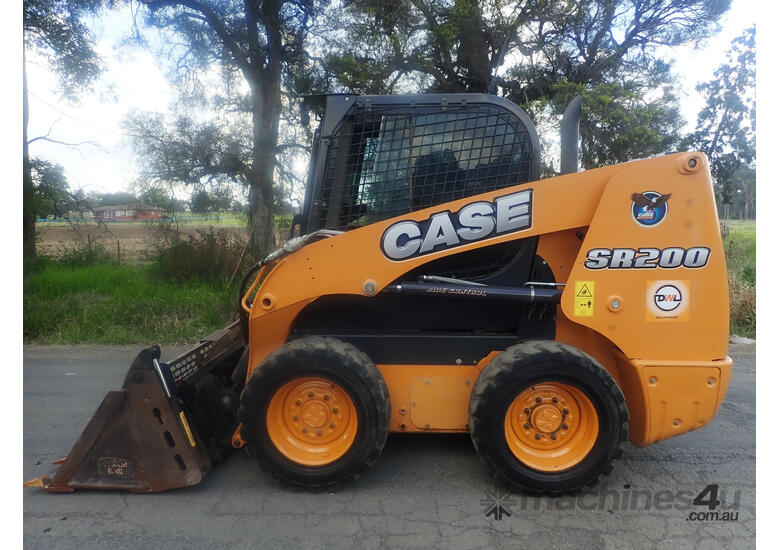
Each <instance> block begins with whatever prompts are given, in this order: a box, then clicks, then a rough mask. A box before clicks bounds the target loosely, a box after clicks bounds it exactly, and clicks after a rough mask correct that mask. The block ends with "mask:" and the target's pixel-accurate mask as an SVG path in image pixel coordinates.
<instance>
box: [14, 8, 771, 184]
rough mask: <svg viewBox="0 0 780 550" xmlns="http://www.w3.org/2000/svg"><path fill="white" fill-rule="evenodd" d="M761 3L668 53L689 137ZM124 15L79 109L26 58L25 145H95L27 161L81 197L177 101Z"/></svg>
mask: <svg viewBox="0 0 780 550" xmlns="http://www.w3.org/2000/svg"><path fill="white" fill-rule="evenodd" d="M758 3H759V0H734V1H733V3H732V8H731V10H730V12H729V13H728V14H727V15H726V16H725V18H724V19H723V21H722V30H721V32H720V33H719V34H717V35H716V36H715V37H713V38H712V39H710V41H709V42H708V43H707V45H706V47H704V48H702V49H700V50H694V49H692V48H677V49H676V50H669V52H668V55H669V57H670V59H672V60H673V61H674V65H675V69H676V71H677V72H678V73H679V74H680V76H681V82H682V84H683V86H682V89H681V110H682V112H683V114H684V116H685V117H686V118H687V120H688V129H692V128H693V126H694V124H695V121H696V115H697V113H698V111H699V109H700V108H701V106H702V105H703V101H702V99H701V98H700V97H699V96H698V94H697V93H696V91H695V89H694V87H695V85H696V84H697V83H698V82H701V81H705V80H709V79H710V78H711V76H712V73H713V72H714V70H715V69H716V68H717V67H718V65H719V64H720V63H722V61H723V58H724V54H725V52H726V51H727V50H728V47H729V44H730V42H731V40H732V39H734V38H735V37H736V36H738V35H739V34H740V33H741V32H742V31H743V30H744V29H746V28H747V27H749V26H750V25H752V24H753V23H754V22H755V14H756V13H757V10H758ZM130 24H131V18H130V15H129V12H127V11H120V12H114V13H112V14H110V15H106V16H103V17H101V18H100V19H97V20H95V21H94V22H93V24H92V28H93V30H94V33H95V37H96V40H97V45H96V47H97V51H98V52H99V53H100V54H101V55H102V56H103V58H104V60H105V63H106V67H107V70H106V72H105V74H104V75H103V77H102V78H101V79H100V81H99V82H98V84H97V85H96V87H95V91H94V93H90V94H84V95H82V96H81V98H80V101H79V103H78V104H73V103H69V102H67V101H64V100H63V99H62V98H61V97H60V96H59V94H58V92H57V89H56V77H55V76H54V75H53V74H51V73H50V72H49V71H48V70H47V67H46V64H45V61H43V60H40V59H35V58H30V57H28V67H27V71H28V72H27V78H28V86H29V91H30V125H29V137H30V138H34V137H36V136H41V135H45V134H47V133H48V132H50V134H49V136H50V137H51V138H54V139H57V140H59V141H64V142H68V143H78V142H93V143H94V145H92V144H83V145H81V146H79V147H77V148H73V147H67V146H65V145H60V144H55V143H49V142H46V141H36V142H35V143H33V144H31V146H30V154H31V155H33V156H41V157H44V158H47V159H49V160H52V161H54V162H57V163H59V164H62V165H63V166H64V167H65V171H66V174H67V177H68V180H69V182H70V184H71V187H73V188H74V189H75V188H78V187H82V188H84V189H85V190H87V191H102V192H107V191H111V192H116V191H123V190H126V189H127V188H128V186H129V185H130V184H132V183H133V181H134V180H135V179H136V177H137V166H136V161H135V158H134V155H133V153H132V150H131V149H130V147H129V145H128V139H127V136H125V135H124V134H123V131H122V128H121V120H122V119H123V118H124V116H125V115H126V114H127V113H128V112H129V111H131V110H133V109H138V110H143V111H160V112H165V111H166V110H167V108H168V105H169V104H170V102H171V101H172V100H173V99H174V97H175V95H174V92H173V91H172V89H171V87H170V85H169V84H168V82H167V80H166V78H165V76H164V74H163V72H162V70H161V68H160V66H159V63H158V60H156V59H155V56H154V54H153V53H150V52H148V51H143V50H141V49H139V48H129V47H127V46H122V45H120V40H121V38H122V37H124V36H126V35H127V34H128V33H129V31H130Z"/></svg>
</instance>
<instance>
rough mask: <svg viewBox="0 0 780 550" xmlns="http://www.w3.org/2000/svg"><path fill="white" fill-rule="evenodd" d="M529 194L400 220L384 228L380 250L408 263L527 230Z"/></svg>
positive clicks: (389, 256)
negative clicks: (415, 218) (469, 244)
mask: <svg viewBox="0 0 780 550" xmlns="http://www.w3.org/2000/svg"><path fill="white" fill-rule="evenodd" d="M532 200H533V190H532V189H526V190H525V191H519V192H517V193H512V194H511V195H504V196H502V197H496V198H495V199H494V200H493V202H486V201H477V202H472V203H469V204H467V205H466V206H464V207H463V208H461V209H460V210H458V211H457V212H450V211H449V210H445V211H443V212H436V213H435V214H431V215H430V216H429V217H428V219H427V220H424V221H421V222H418V221H414V220H403V221H400V222H396V223H394V224H393V225H391V226H390V227H388V228H387V229H386V230H385V232H384V234H383V235H382V240H381V248H382V252H383V253H384V255H385V256H387V257H388V258H390V259H391V260H408V259H409V258H415V257H417V256H424V255H425V254H431V253H433V252H439V251H441V250H445V249H449V248H455V247H458V246H462V245H464V244H468V243H471V242H475V241H481V240H484V239H489V238H491V237H497V236H499V235H506V234H508V233H514V232H517V231H523V230H525V229H529V228H530V227H531V210H532Z"/></svg>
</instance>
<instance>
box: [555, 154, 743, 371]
mask: <svg viewBox="0 0 780 550" xmlns="http://www.w3.org/2000/svg"><path fill="white" fill-rule="evenodd" d="M675 157H676V158H675ZM664 159H675V161H676V162H661V163H651V162H647V163H645V162H635V163H632V164H629V165H627V166H626V169H625V170H622V171H621V172H620V173H618V174H616V175H615V176H614V177H613V178H612V179H611V180H610V182H609V184H608V185H607V187H606V189H605V191H604V195H603V197H602V198H601V201H600V202H599V205H598V208H597V209H596V212H595V215H594V217H593V221H592V223H591V224H590V227H589V229H588V231H587V234H586V236H585V240H584V242H583V245H582V249H581V251H580V254H579V256H578V257H577V259H576V262H575V265H574V268H573V270H572V272H571V274H570V276H569V279H568V281H567V283H568V284H567V285H566V290H565V291H564V293H563V296H562V299H561V309H562V311H563V313H564V314H565V315H566V316H567V317H568V318H569V319H571V320H572V321H574V322H575V323H579V324H581V325H584V326H586V327H589V328H592V329H593V330H595V331H596V332H598V333H600V334H603V335H604V336H606V337H607V339H609V340H610V341H611V342H613V343H614V344H615V345H616V346H617V347H618V348H620V350H621V351H622V352H623V353H624V354H625V355H626V356H627V357H628V358H629V359H634V358H641V359H653V360H675V361H695V360H698V361H708V360H720V359H724V358H725V357H726V353H727V351H728V327H729V310H728V283H727V279H726V263H725V257H724V253H723V245H722V241H721V237H720V230H719V227H718V220H717V215H716V210H715V198H714V196H713V191H712V183H711V181H710V177H709V170H708V167H707V163H706V160H705V159H704V156H703V155H701V154H699V153H690V154H685V155H681V156H672V155H670V156H668V157H664ZM692 160H695V161H696V167H695V168H694V169H691V168H690V167H689V166H688V162H689V161H692ZM643 193H644V194H650V196H656V197H661V196H664V197H666V195H668V197H666V199H665V201H666V202H665V209H664V210H663V211H662V212H661V214H663V215H659V216H658V218H657V220H653V221H651V222H649V223H650V224H648V225H643V224H642V223H640V222H639V221H637V219H636V217H635V216H634V208H635V207H634V204H635V203H634V200H633V198H632V197H635V195H636V194H643ZM636 211H637V212H638V211H639V210H638V209H637V210H636ZM588 282H589V283H590V284H589V285H587V286H588V288H584V287H583V285H585V284H586V283H588ZM591 287H594V288H591ZM579 291H582V292H583V294H591V293H592V298H588V300H587V301H591V300H592V303H593V305H592V307H591V308H590V310H589V309H588V308H587V307H584V308H583V307H580V308H579V309H578V308H577V304H578V303H580V300H579V299H578V296H577V293H578V292H579ZM611 305H612V306H611Z"/></svg>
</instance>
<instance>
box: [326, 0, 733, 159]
mask: <svg viewBox="0 0 780 550" xmlns="http://www.w3.org/2000/svg"><path fill="white" fill-rule="evenodd" d="M347 5H348V6H349V8H350V17H349V18H345V23H344V24H343V25H342V28H340V29H338V30H337V31H336V32H335V33H334V37H333V38H332V39H331V40H329V41H328V42H326V43H325V44H324V47H326V48H328V50H329V51H328V54H327V55H326V56H325V65H326V67H327V69H328V73H329V74H330V75H331V76H332V78H333V79H334V80H335V82H336V84H337V85H338V86H341V87H343V88H346V89H349V90H352V91H356V92H364V93H369V92H371V93H392V92H395V91H411V92H421V91H422V92H483V93H486V92H487V93H497V94H500V95H503V96H505V97H508V98H509V99H511V100H512V101H514V102H515V103H517V104H519V105H520V106H521V107H523V108H524V109H525V110H526V111H528V112H529V114H530V115H531V116H532V118H534V119H535V120H541V119H545V118H550V117H551V115H553V114H556V113H560V112H561V111H562V109H563V107H564V106H565V105H566V103H567V102H568V100H569V99H571V97H572V96H573V95H574V94H575V93H579V94H581V95H583V100H584V101H583V103H584V105H583V120H582V124H581V128H582V136H583V140H584V147H583V164H584V165H585V166H586V167H593V166H598V165H601V164H605V163H613V162H618V161H620V160H627V159H628V158H634V157H636V156H643V155H645V154H652V153H659V152H663V151H664V149H665V148H667V147H669V146H671V144H674V143H676V142H677V141H678V139H679V134H678V130H679V128H680V127H681V122H682V121H681V118H680V115H679V113H678V112H677V110H676V108H675V107H674V106H675V105H676V97H675V95H674V80H673V77H672V75H671V73H670V71H669V67H668V65H667V64H665V63H663V62H662V61H661V60H660V59H659V56H660V53H659V52H660V51H661V47H662V46H672V47H673V46H678V45H680V44H684V43H690V42H696V41H699V40H701V39H703V38H706V37H707V36H709V35H710V34H711V33H712V32H713V31H714V30H715V28H716V26H717V21H718V19H719V18H720V16H721V15H722V14H723V13H724V12H725V11H726V10H727V9H728V7H729V5H730V0H715V1H712V0H652V1H647V0H576V1H575V0H572V1H568V2H551V1H549V0H527V1H525V2H517V3H506V2H503V1H500V0H491V1H487V2H479V1H478V0H454V1H449V0H397V1H395V2H384V1H382V0H353V1H350V2H348V3H347ZM355 52H360V53H359V54H357V53H355ZM617 132H620V133H617Z"/></svg>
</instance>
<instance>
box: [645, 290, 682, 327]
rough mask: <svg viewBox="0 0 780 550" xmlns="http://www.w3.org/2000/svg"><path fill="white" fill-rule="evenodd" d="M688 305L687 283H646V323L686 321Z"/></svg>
mask: <svg viewBox="0 0 780 550" xmlns="http://www.w3.org/2000/svg"><path fill="white" fill-rule="evenodd" d="M689 304H690V293H689V291H688V281H648V283H647V317H646V319H647V320H648V321H666V320H676V321H687V320H688V309H689Z"/></svg>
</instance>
